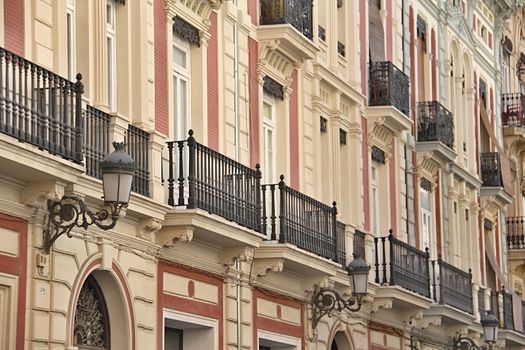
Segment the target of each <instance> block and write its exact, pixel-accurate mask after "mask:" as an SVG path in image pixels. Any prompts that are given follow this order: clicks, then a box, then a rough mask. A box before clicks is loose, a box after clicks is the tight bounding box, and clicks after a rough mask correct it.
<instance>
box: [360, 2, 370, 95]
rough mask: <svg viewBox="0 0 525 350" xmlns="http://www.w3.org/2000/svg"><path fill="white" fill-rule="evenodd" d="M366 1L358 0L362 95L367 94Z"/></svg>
mask: <svg viewBox="0 0 525 350" xmlns="http://www.w3.org/2000/svg"><path fill="white" fill-rule="evenodd" d="M366 4H367V3H366V1H365V0H360V1H359V43H360V44H361V52H360V53H361V56H360V57H359V64H360V65H361V92H362V93H363V95H365V96H366V95H367V89H366V71H367V68H368V67H367V64H366V62H367V59H368V50H367V46H366V44H367V39H368V38H367V36H366V27H367V24H368V20H367V18H368V17H367V15H366V10H367V6H366Z"/></svg>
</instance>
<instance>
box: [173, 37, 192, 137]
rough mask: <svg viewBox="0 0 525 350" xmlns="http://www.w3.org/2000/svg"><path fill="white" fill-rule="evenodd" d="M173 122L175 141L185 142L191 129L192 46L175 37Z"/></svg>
mask: <svg viewBox="0 0 525 350" xmlns="http://www.w3.org/2000/svg"><path fill="white" fill-rule="evenodd" d="M172 53H173V64H172V79H173V82H172V83H173V117H174V118H173V120H174V125H173V127H174V133H173V136H174V138H175V140H184V139H185V138H186V137H187V132H188V129H189V128H190V125H189V124H190V123H189V113H188V106H189V104H190V101H189V99H190V94H189V91H190V45H189V43H188V42H186V41H182V40H180V39H179V38H178V36H177V35H176V34H175V33H174V35H173V52H172Z"/></svg>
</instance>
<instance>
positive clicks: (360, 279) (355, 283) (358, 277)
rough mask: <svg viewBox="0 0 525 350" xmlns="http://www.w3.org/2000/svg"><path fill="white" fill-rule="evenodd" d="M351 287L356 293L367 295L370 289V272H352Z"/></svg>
mask: <svg viewBox="0 0 525 350" xmlns="http://www.w3.org/2000/svg"><path fill="white" fill-rule="evenodd" d="M350 288H352V293H354V294H355V295H365V294H366V293H367V290H368V273H362V272H359V273H353V274H350Z"/></svg>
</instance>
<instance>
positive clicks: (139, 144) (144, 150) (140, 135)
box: [124, 124, 150, 197]
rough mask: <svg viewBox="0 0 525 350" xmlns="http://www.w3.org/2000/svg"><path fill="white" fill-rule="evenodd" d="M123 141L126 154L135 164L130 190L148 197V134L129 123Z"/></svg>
mask: <svg viewBox="0 0 525 350" xmlns="http://www.w3.org/2000/svg"><path fill="white" fill-rule="evenodd" d="M124 142H125V143H126V147H127V152H128V154H129V155H130V156H131V158H133V160H135V164H136V165H137V170H136V171H135V176H133V183H132V185H131V190H132V191H133V192H136V193H138V194H141V195H143V196H146V197H149V176H150V171H149V153H148V143H149V134H148V133H147V132H145V131H144V130H141V129H139V128H137V127H135V126H133V125H131V124H129V126H128V130H127V132H126V136H125V141H124Z"/></svg>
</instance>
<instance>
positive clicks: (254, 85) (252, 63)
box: [248, 1, 260, 167]
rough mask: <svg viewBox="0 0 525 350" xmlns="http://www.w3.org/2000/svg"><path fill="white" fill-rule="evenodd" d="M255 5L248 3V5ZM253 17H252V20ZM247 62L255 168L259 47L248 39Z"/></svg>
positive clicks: (257, 160)
mask: <svg viewBox="0 0 525 350" xmlns="http://www.w3.org/2000/svg"><path fill="white" fill-rule="evenodd" d="M252 3H255V1H250V2H249V4H252ZM253 18H254V17H253V16H252V19H253ZM248 61H249V67H248V71H249V75H250V81H249V85H248V88H249V91H250V105H249V107H250V118H251V122H250V165H251V166H252V167H255V165H256V164H257V163H259V162H260V159H259V148H260V145H259V76H258V73H257V66H258V65H259V47H258V45H257V41H255V40H254V39H252V38H249V39H248Z"/></svg>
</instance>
